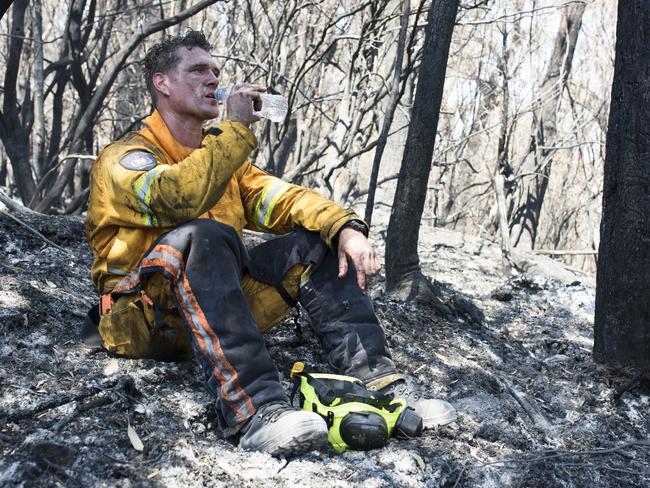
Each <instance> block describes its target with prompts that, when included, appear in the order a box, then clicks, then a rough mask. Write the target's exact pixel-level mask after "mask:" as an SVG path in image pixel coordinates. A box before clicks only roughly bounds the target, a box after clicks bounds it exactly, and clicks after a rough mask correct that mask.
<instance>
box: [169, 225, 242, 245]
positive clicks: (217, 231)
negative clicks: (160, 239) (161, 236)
mask: <svg viewBox="0 0 650 488" xmlns="http://www.w3.org/2000/svg"><path fill="white" fill-rule="evenodd" d="M171 234H189V235H191V237H192V240H193V241H194V240H204V239H209V240H210V241H211V242H220V241H221V242H228V241H233V240H234V241H240V239H239V235H238V234H237V231H236V230H235V229H234V228H233V227H231V226H230V225H228V224H224V223H223V222H219V221H217V220H211V219H196V220H192V221H190V222H187V223H185V224H183V225H181V226H179V227H177V228H176V229H174V230H173V231H171V232H170V235H171Z"/></svg>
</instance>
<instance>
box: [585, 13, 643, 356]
mask: <svg viewBox="0 0 650 488" xmlns="http://www.w3.org/2000/svg"><path fill="white" fill-rule="evenodd" d="M648 94H650V3H648V2H647V0H631V1H629V2H619V5H618V25H617V37H616V62H615V67H614V81H613V86H612V102H611V109H610V116H609V125H608V129H607V148H606V157H605V181H604V188H603V216H602V224H601V228H600V248H599V259H598V277H597V282H596V314H595V323H594V357H595V358H596V360H598V361H601V362H605V363H609V364H623V365H629V366H639V367H647V366H648V365H649V364H650V300H648V289H650V191H649V190H648V188H649V187H650V168H649V167H648V160H649V158H650V100H649V98H648V97H649V95H648Z"/></svg>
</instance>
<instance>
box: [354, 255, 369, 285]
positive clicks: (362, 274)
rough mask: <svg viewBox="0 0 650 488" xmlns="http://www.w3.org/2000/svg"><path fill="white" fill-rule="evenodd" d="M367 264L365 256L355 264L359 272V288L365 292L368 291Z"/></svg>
mask: <svg viewBox="0 0 650 488" xmlns="http://www.w3.org/2000/svg"><path fill="white" fill-rule="evenodd" d="M365 264H366V262H365V260H364V259H363V256H361V257H360V258H359V259H358V260H357V261H356V262H355V263H354V268H355V269H356V270H357V285H359V288H361V289H362V290H363V291H366V290H367V289H368V277H367V276H366V269H365V268H366V266H365Z"/></svg>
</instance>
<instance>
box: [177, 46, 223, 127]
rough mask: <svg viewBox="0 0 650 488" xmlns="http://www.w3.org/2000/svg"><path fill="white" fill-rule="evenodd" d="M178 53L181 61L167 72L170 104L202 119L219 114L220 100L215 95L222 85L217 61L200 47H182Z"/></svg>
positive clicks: (181, 111) (183, 113) (185, 113)
mask: <svg viewBox="0 0 650 488" xmlns="http://www.w3.org/2000/svg"><path fill="white" fill-rule="evenodd" d="M176 54H177V56H178V58H179V62H178V64H177V65H176V67H175V68H173V69H172V70H170V71H169V73H166V74H165V77H166V83H167V88H168V93H167V97H166V99H167V103H168V105H169V108H170V109H172V110H174V111H175V112H176V113H177V114H179V115H181V116H185V117H191V118H193V119H197V120H201V122H203V121H205V120H209V119H214V118H216V117H218V116H219V104H218V102H217V100H216V99H215V98H214V91H215V90H216V88H217V86H218V85H219V69H218V68H217V63H216V62H215V61H214V59H212V56H211V55H210V53H208V52H207V51H204V50H203V49H201V48H199V47H193V48H192V49H187V48H186V47H180V48H178V50H177V51H176Z"/></svg>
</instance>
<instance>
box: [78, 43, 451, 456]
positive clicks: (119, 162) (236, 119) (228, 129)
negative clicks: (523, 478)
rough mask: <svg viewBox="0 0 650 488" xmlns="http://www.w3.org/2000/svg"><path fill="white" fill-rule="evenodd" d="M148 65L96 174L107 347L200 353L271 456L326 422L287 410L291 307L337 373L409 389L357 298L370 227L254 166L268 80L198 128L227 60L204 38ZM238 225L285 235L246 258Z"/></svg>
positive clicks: (227, 407)
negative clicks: (135, 103)
mask: <svg viewBox="0 0 650 488" xmlns="http://www.w3.org/2000/svg"><path fill="white" fill-rule="evenodd" d="M144 72H145V76H146V83H147V87H148V89H149V92H150V94H151V96H152V99H153V104H154V106H155V111H154V112H153V113H152V114H151V115H150V116H149V117H148V118H146V119H145V121H144V128H143V129H142V130H140V131H137V132H131V133H129V134H127V135H126V136H124V137H123V138H121V139H120V140H118V141H116V142H113V143H111V144H109V145H108V146H107V147H106V148H105V149H104V150H103V151H102V152H101V153H100V154H99V156H98V158H97V159H96V161H95V162H94V164H93V167H92V172H91V192H90V200H89V209H88V217H87V222H86V234H87V238H88V242H89V243H90V247H91V249H92V251H93V255H94V263H93V267H92V272H91V273H92V279H93V282H94V283H95V285H96V287H97V289H98V291H99V292H100V295H101V300H100V305H99V307H98V310H99V321H98V332H99V335H100V336H101V341H102V343H103V346H104V347H105V348H106V349H107V350H108V351H109V353H111V354H113V355H115V356H120V357H127V358H155V359H160V360H180V359H185V358H188V357H191V356H195V357H196V358H197V359H198V360H199V362H200V363H201V365H202V367H203V369H204V371H205V373H206V376H207V378H208V381H207V387H208V389H209V390H210V391H211V392H212V393H213V394H214V396H215V397H216V403H217V409H216V410H217V415H218V424H219V430H220V432H221V434H222V435H224V436H226V437H229V436H234V435H237V436H239V445H240V446H241V447H242V448H244V449H249V450H255V451H263V452H268V453H271V454H272V455H276V456H278V455H285V456H290V455H295V454H300V453H302V452H308V451H310V450H313V449H318V448H320V447H322V446H323V445H324V444H325V443H326V440H327V426H326V424H325V422H324V420H323V419H322V418H321V417H320V416H319V415H317V414H315V413H312V412H306V411H300V410H297V409H295V408H294V407H292V406H291V405H290V403H289V401H288V398H287V394H286V392H285V391H284V389H283V388H282V385H281V383H280V381H279V375H278V371H277V369H276V367H275V365H274V364H273V362H272V360H271V357H270V355H269V353H268V351H267V350H266V347H265V344H264V340H263V337H262V332H264V331H266V330H268V329H269V328H270V327H271V326H272V325H274V324H275V323H277V322H278V321H280V320H281V319H282V318H283V317H284V316H285V315H286V313H287V312H288V310H289V308H290V307H291V306H295V305H296V304H297V303H298V302H300V303H301V304H302V306H303V307H304V308H305V309H306V310H307V312H308V314H309V317H310V321H311V323H312V325H313V327H314V329H315V331H316V332H317V334H318V335H319V337H320V339H321V341H322V344H323V346H324V348H325V349H326V350H327V352H328V358H329V362H330V364H331V365H332V367H333V368H334V369H335V370H336V371H337V372H339V373H341V374H345V375H350V376H355V377H358V378H360V379H361V380H362V381H364V382H365V383H366V384H367V385H368V386H369V387H370V388H372V389H377V390H382V391H389V390H390V391H393V390H395V391H398V392H399V393H400V394H402V393H403V394H404V396H407V395H408V394H412V393H413V391H414V390H413V388H411V387H410V386H409V385H408V384H407V383H406V380H405V377H404V376H403V375H401V374H399V373H398V372H397V369H396V367H395V364H394V363H393V361H392V359H391V355H390V352H389V350H388V347H387V344H386V339H385V336H384V333H383V331H382V328H381V326H380V325H379V323H378V320H377V318H376V316H375V314H374V312H373V308H372V303H371V301H370V299H369V298H368V297H367V295H366V294H365V293H364V291H365V290H366V288H367V285H368V280H369V279H370V278H371V277H372V276H373V275H375V274H376V273H377V272H378V271H379V269H380V265H379V262H378V260H377V257H376V255H375V253H374V251H373V249H372V247H371V245H370V244H369V242H368V240H367V238H366V237H367V234H368V229H367V226H366V225H365V223H364V222H363V221H362V220H361V219H360V218H359V217H358V216H357V215H356V214H355V213H354V212H353V211H352V210H350V209H345V208H341V207H340V206H338V205H336V204H335V203H333V202H332V201H330V200H328V199H326V198H325V197H323V196H322V195H320V194H318V193H317V192H315V191H312V190H309V189H307V188H303V187H300V186H297V185H292V184H289V183H286V182H284V181H282V180H280V179H278V178H275V177H273V176H271V175H269V174H266V173H265V172H263V171H262V170H260V169H258V168H257V167H255V166H254V165H252V164H251V162H250V160H249V159H248V158H249V155H250V153H251V152H252V151H253V150H254V149H255V147H256V146H257V140H256V138H255V135H254V133H253V132H252V131H251V128H250V127H251V126H252V125H253V124H254V123H256V122H258V121H259V119H258V117H256V116H255V114H254V110H255V109H259V107H260V97H259V94H260V93H261V92H263V91H264V90H265V89H264V88H263V87H261V86H258V85H251V84H238V85H235V86H234V87H233V88H232V90H231V94H230V96H229V97H228V99H227V103H226V105H227V106H226V117H225V120H224V121H223V122H222V123H220V124H219V125H218V126H214V127H208V128H204V124H205V122H206V121H208V120H212V119H215V118H217V117H218V116H219V112H220V107H219V103H218V101H217V100H216V99H215V98H214V91H215V89H216V88H217V86H218V84H219V69H218V68H217V65H216V63H215V61H214V59H213V58H212V56H211V55H210V45H209V43H208V42H207V40H206V38H205V36H204V35H203V34H202V33H201V32H198V31H188V32H187V33H186V34H184V35H183V36H178V37H169V38H167V39H166V40H164V41H163V42H161V43H159V44H157V45H155V46H153V47H152V48H151V49H150V50H149V51H148V53H147V55H146V58H145V61H144ZM243 229H251V230H255V231H263V232H268V233H273V234H278V235H281V237H278V238H276V239H272V240H270V241H267V242H265V243H263V244H262V245H260V246H257V247H256V248H253V249H252V250H250V251H247V250H246V249H245V248H244V246H243V244H242V241H241V238H242V230H243ZM402 390H404V391H402ZM431 402H434V403H431ZM412 403H414V406H415V408H416V410H417V408H418V406H417V401H415V400H413V402H412ZM428 407H429V410H430V412H429V414H431V415H433V416H435V419H433V420H434V421H435V423H438V424H441V423H446V422H448V421H450V420H453V416H454V415H455V411H454V410H453V408H452V407H451V406H450V405H449V404H448V403H446V402H442V401H440V400H430V401H429V404H428ZM425 415H427V414H426V412H425ZM425 425H426V418H425Z"/></svg>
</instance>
